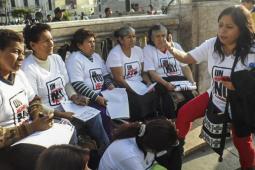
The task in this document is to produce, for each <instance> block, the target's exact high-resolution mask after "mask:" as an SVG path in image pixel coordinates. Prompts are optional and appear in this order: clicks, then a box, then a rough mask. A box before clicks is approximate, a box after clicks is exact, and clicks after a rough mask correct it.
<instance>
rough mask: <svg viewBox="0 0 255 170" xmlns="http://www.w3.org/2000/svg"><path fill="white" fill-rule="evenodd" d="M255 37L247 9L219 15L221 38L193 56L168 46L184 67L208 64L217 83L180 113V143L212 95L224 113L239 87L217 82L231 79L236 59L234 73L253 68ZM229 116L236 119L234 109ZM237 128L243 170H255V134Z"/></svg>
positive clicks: (231, 9)
mask: <svg viewBox="0 0 255 170" xmlns="http://www.w3.org/2000/svg"><path fill="white" fill-rule="evenodd" d="M254 33H255V29H254V23H253V22H252V18H251V14H250V13H249V11H247V10H246V9H245V8H244V7H242V6H237V7H229V8H226V9H225V10H223V11H222V12H221V14H220V15H219V18H218V33H217V37H214V38H211V39H209V40H207V41H205V42H204V43H202V44H201V45H200V46H199V47H197V48H195V49H193V50H191V51H190V52H189V53H185V52H182V51H179V50H177V49H176V48H174V47H172V45H171V42H170V43H168V45H169V49H170V51H171V53H172V54H173V55H174V56H175V57H176V59H178V60H179V61H181V62H183V63H188V64H195V63H200V62H202V61H207V62H208V71H209V73H210V75H211V77H212V79H213V80H212V84H211V87H210V89H209V90H208V92H205V93H203V94H201V95H200V96H198V97H196V98H195V99H193V100H191V101H190V102H188V103H187V104H185V105H184V106H183V107H182V108H181V109H180V110H179V113H178V117H177V121H176V127H177V129H178V130H179V134H178V135H179V138H180V139H182V140H184V139H185V137H186V135H187V133H188V131H189V129H190V126H191V123H192V122H193V121H194V120H195V119H197V118H200V117H203V116H204V115H205V111H206V108H207V106H208V101H209V95H210V94H212V102H213V105H214V107H215V108H217V109H219V110H220V111H221V112H224V110H225V106H226V96H227V95H228V94H227V93H229V92H231V91H234V90H235V87H234V85H233V83H232V82H231V79H230V81H228V80H217V79H214V78H216V76H224V77H225V76H227V77H230V73H231V68H232V66H233V63H234V60H235V59H237V61H238V62H237V64H236V67H235V70H234V71H240V70H247V69H249V67H248V66H249V64H250V63H254V62H255V55H254V47H255V44H254V37H255V34H254ZM228 112H229V113H230V115H229V116H230V118H232V117H234V114H235V113H234V112H233V113H232V112H231V109H229V111H228ZM240 123H242V122H240ZM233 125H234V126H232V134H233V143H234V145H235V147H236V148H237V150H238V153H239V159H240V164H241V168H242V169H243V170H248V169H254V168H255V149H254V144H253V140H252V135H251V133H252V132H251V131H249V129H248V128H246V127H245V126H242V127H238V126H235V124H233ZM239 128H242V130H244V129H246V130H245V131H246V133H245V134H240V130H241V129H239Z"/></svg>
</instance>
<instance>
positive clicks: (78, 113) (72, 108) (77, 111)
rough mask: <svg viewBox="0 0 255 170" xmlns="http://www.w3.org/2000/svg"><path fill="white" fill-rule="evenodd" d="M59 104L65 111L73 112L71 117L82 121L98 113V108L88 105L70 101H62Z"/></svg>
mask: <svg viewBox="0 0 255 170" xmlns="http://www.w3.org/2000/svg"><path fill="white" fill-rule="evenodd" d="M61 106H62V107H63V109H64V110H65V111H66V112H73V113H74V115H73V117H76V118H77V119H80V120H82V121H84V122H86V121H87V120H89V119H91V118H93V117H95V116H96V115H98V114H99V113H100V110H97V109H95V108H93V107H89V106H79V105H77V104H75V103H73V102H72V101H64V102H62V103H61Z"/></svg>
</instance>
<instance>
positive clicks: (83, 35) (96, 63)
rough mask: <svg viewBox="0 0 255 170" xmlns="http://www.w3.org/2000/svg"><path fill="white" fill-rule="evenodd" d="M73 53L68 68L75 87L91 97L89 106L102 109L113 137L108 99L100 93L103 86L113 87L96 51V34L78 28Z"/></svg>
mask: <svg viewBox="0 0 255 170" xmlns="http://www.w3.org/2000/svg"><path fill="white" fill-rule="evenodd" d="M70 51H71V52H72V53H71V55H70V56H69V57H68V58H67V59H66V68H67V72H68V75H69V77H70V82H71V83H72V85H73V87H74V89H75V90H76V91H77V93H78V94H80V95H83V96H85V97H88V98H89V99H90V103H89V106H91V107H94V108H96V109H98V110H100V111H101V117H102V120H103V125H104V128H105V130H106V133H107V134H108V137H111V118H110V117H109V116H108V115H107V114H106V102H107V101H106V99H105V98H104V97H103V96H102V95H101V94H100V92H101V90H102V89H103V88H108V89H113V88H114V85H113V84H112V83H111V79H110V78H109V77H110V76H109V74H108V73H107V71H106V68H105V64H104V61H103V60H102V58H101V57H100V56H99V55H98V54H97V53H95V34H94V33H93V32H91V31H88V30H85V29H79V30H77V31H76V32H75V33H74V35H73V39H72V42H71V46H70Z"/></svg>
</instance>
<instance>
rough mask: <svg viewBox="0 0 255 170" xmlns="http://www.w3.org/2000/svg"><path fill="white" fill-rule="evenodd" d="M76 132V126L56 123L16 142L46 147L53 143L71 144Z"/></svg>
mask: <svg viewBox="0 0 255 170" xmlns="http://www.w3.org/2000/svg"><path fill="white" fill-rule="evenodd" d="M73 132H74V127H73V126H70V125H69V124H59V123H54V124H53V126H52V127H51V128H50V129H48V130H45V131H40V132H35V133H33V134H32V135H30V136H28V137H26V138H24V139H21V140H20V141H18V142H16V143H14V144H13V145H17V144H20V143H29V144H34V145H40V146H44V147H46V148H48V147H50V146H52V145H60V144H69V142H70V140H71V137H72V135H73Z"/></svg>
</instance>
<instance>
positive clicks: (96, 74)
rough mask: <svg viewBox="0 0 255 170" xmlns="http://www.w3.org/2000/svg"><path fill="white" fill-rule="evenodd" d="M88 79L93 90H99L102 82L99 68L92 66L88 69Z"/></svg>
mask: <svg viewBox="0 0 255 170" xmlns="http://www.w3.org/2000/svg"><path fill="white" fill-rule="evenodd" d="M89 75H90V79H91V82H92V85H93V90H100V89H102V87H103V84H104V78H103V75H102V70H101V68H94V69H90V70H89Z"/></svg>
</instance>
